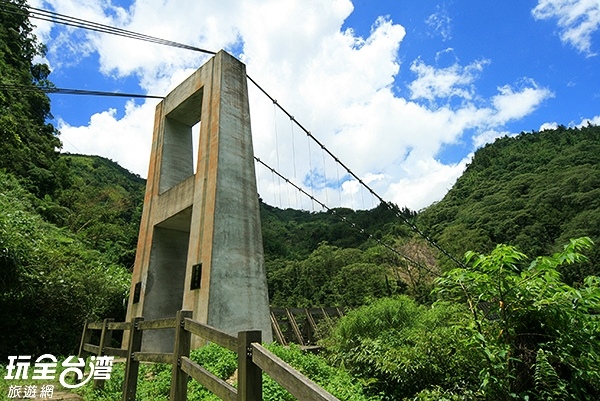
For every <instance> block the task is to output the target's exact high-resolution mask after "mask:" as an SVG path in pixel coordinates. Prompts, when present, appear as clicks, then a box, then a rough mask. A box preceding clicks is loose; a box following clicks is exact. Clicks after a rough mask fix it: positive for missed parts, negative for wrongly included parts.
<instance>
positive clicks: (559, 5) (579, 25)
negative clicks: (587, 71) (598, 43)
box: [532, 0, 600, 56]
mask: <svg viewBox="0 0 600 401" xmlns="http://www.w3.org/2000/svg"><path fill="white" fill-rule="evenodd" d="M532 14H533V16H534V18H536V19H544V20H545V19H557V20H558V27H559V28H560V39H561V40H562V41H563V42H566V43H569V44H571V45H572V46H574V47H575V48H576V49H577V50H579V51H580V52H582V53H585V54H587V55H588V56H592V55H595V53H594V52H593V51H592V50H591V48H592V35H593V34H594V33H595V32H596V31H597V30H598V29H600V2H598V0H539V1H538V4H537V6H536V7H535V8H534V9H533V10H532Z"/></svg>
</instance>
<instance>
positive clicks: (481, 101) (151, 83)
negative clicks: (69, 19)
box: [38, 0, 552, 209]
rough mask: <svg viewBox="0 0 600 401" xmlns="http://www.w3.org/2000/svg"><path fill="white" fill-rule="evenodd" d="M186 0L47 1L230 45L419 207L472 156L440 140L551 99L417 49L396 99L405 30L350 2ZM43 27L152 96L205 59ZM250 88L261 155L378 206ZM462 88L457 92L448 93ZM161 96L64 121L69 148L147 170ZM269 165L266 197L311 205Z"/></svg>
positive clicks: (340, 195) (316, 186) (268, 85)
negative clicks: (440, 62)
mask: <svg viewBox="0 0 600 401" xmlns="http://www.w3.org/2000/svg"><path fill="white" fill-rule="evenodd" d="M38 1H41V0H38ZM181 3H182V2H181V1H174V0H171V1H169V0H145V1H143V2H142V1H136V2H134V3H133V4H132V5H131V6H130V7H129V8H127V9H125V8H120V7H118V6H113V5H111V3H106V2H102V1H100V0H86V1H75V0H48V1H47V2H46V3H45V4H46V5H49V6H51V7H52V8H53V9H55V10H56V11H58V12H62V13H65V14H69V15H73V16H77V17H82V18H87V19H89V20H93V21H98V22H102V23H107V24H112V25H115V26H119V27H123V28H126V29H130V30H134V31H137V32H141V33H145V34H149V35H152V36H157V37H162V38H165V39H169V40H174V41H178V42H181V43H186V44H190V45H194V46H198V47H202V48H208V49H211V50H218V49H220V48H225V49H228V50H229V51H230V52H233V53H234V54H235V55H236V56H238V57H239V58H240V59H241V60H242V61H243V62H244V63H245V64H246V65H247V72H248V74H249V75H250V76H252V77H253V79H255V80H256V81H257V82H259V83H260V85H261V86H262V87H263V88H265V89H266V90H267V91H268V92H269V93H270V94H271V95H273V96H274V97H275V98H277V99H278V102H279V104H282V105H284V107H285V108H286V110H288V111H289V112H290V113H292V114H293V115H294V116H295V119H296V120H297V121H300V122H301V124H302V125H303V126H304V127H307V128H308V129H310V130H311V131H312V132H313V134H314V136H316V137H317V138H318V139H319V141H321V142H322V143H323V144H325V146H327V148H328V149H330V150H331V151H332V152H333V153H334V154H335V155H336V157H338V158H339V159H340V160H341V161H342V162H343V163H344V164H345V165H347V166H348V167H350V169H351V170H352V173H353V174H355V175H356V176H357V177H360V179H361V180H363V181H364V182H368V184H369V185H370V186H371V187H372V188H374V189H375V190H376V191H377V193H379V194H382V195H384V196H385V198H386V199H388V200H392V201H394V202H397V203H398V204H400V205H401V206H405V205H406V206H409V207H411V208H414V209H421V208H422V207H424V206H426V205H427V204H429V203H431V202H433V201H435V200H438V199H440V198H441V197H442V196H443V194H444V193H445V192H446V191H447V190H448V189H449V188H450V187H451V186H452V184H453V182H454V181H455V180H456V178H457V177H458V176H459V175H460V174H461V172H462V170H463V169H464V167H465V165H466V163H467V162H468V160H469V157H468V156H467V157H466V158H465V159H464V160H462V161H460V162H458V163H453V164H443V163H441V162H440V161H439V160H438V159H437V156H438V153H439V152H440V149H441V148H442V147H443V146H445V145H450V144H456V143H459V142H460V141H464V140H465V138H464V137H465V135H466V133H467V132H470V133H473V132H474V133H475V135H476V136H475V139H474V141H473V145H474V146H480V145H481V144H483V143H485V142H486V141H489V140H493V138H494V137H495V135H496V134H498V133H501V132H503V126H504V125H505V124H506V123H507V122H509V121H512V120H515V119H519V118H522V117H523V116H525V115H527V114H529V113H531V112H532V111H533V110H535V109H536V108H537V107H539V106H540V104H541V103H542V102H543V101H544V100H545V99H547V98H548V97H550V96H552V93H551V92H550V90H548V89H546V88H542V87H539V86H538V85H537V84H536V83H535V82H534V81H532V80H524V81H522V82H520V83H518V85H516V86H510V85H508V84H507V85H503V86H501V87H500V88H498V93H497V94H496V95H495V96H492V97H490V98H487V99H485V98H481V96H479V95H478V94H477V87H476V81H477V79H478V78H479V75H480V73H481V72H482V71H483V70H484V69H485V67H486V66H487V65H488V64H489V61H488V60H483V59H481V60H475V61H472V62H471V63H468V64H466V65H461V64H460V63H459V62H458V61H456V62H455V63H454V64H452V65H450V66H448V67H444V68H437V67H435V66H430V65H427V64H425V63H424V62H423V61H422V60H421V59H417V60H415V61H414V62H412V63H411V64H410V66H409V68H410V71H412V72H413V73H414V74H415V76H416V78H415V80H414V81H413V82H412V83H410V84H409V85H408V89H409V91H410V97H403V96H399V95H398V94H397V91H396V90H395V89H396V88H394V80H395V78H396V76H397V74H398V73H399V71H400V69H401V68H402V65H401V62H400V60H401V57H400V56H399V54H400V53H401V44H402V41H403V39H404V37H405V35H406V31H405V29H404V27H402V26H401V25H399V24H398V23H395V22H394V21H393V20H391V19H390V18H384V17H380V18H378V19H376V20H374V21H373V24H372V28H371V31H370V33H369V34H368V35H367V36H366V37H362V36H359V35H357V34H356V33H355V32H354V31H353V30H351V29H345V28H342V27H343V24H344V21H345V19H346V18H347V17H348V16H349V15H350V13H351V12H352V10H353V6H352V3H351V2H350V1H349V0H333V1H323V0H289V1H285V2H281V1H259V0H244V1H233V0H227V1H221V2H214V1H208V0H202V1H188V2H187V3H185V4H184V5H182V4H181ZM299 16H300V17H301V21H302V23H298V20H299ZM182 27H184V28H185V29H182ZM189 27H193V29H188V28H189ZM44 29H46V31H44V32H47V35H49V36H48V37H52V38H62V39H64V40H65V41H66V42H68V41H69V38H74V40H72V42H73V43H71V44H70V46H72V49H76V48H81V49H84V51H88V50H89V49H92V51H94V52H97V54H98V56H99V63H100V65H99V66H98V69H99V71H101V73H103V74H105V75H108V76H115V77H124V76H135V77H137V78H138V80H139V83H140V86H141V87H142V88H143V89H144V90H146V91H148V92H151V93H152V94H166V93H167V92H168V91H169V90H170V89H171V88H173V87H174V86H176V85H177V84H178V83H179V82H181V81H182V80H183V79H184V78H185V77H186V76H188V75H189V74H190V73H191V72H192V71H193V70H195V69H196V68H198V67H199V66H200V65H201V64H202V63H203V62H204V60H205V59H206V56H203V55H200V54H197V53H194V52H189V51H183V50H180V49H172V48H166V47H159V46H157V45H150V44H146V43H143V42H139V41H133V40H126V39H122V38H115V37H111V36H107V35H98V34H94V33H87V32H85V33H83V34H79V36H75V37H73V36H69V35H70V34H71V31H70V30H69V29H64V28H58V27H54V28H52V30H48V28H44ZM61 35H63V36H61ZM62 39H61V40H62ZM62 49H63V50H61V48H60V47H56V48H55V49H54V53H51V54H50V55H49V57H54V60H53V59H52V58H51V59H50V61H51V62H56V60H59V59H60V56H61V51H65V50H64V49H65V48H62ZM66 49H67V51H72V50H68V49H69V47H66ZM57 68H60V66H59V67H57ZM249 91H250V108H251V113H252V130H253V137H254V149H255V154H256V156H257V157H259V158H260V159H261V160H264V161H265V162H267V163H268V164H269V165H271V166H272V167H276V168H277V170H278V171H280V172H281V173H282V174H283V175H285V176H286V177H288V178H290V179H291V180H292V181H294V182H295V183H296V184H297V185H298V186H301V187H303V188H304V189H305V190H306V192H308V193H310V194H312V195H313V196H315V197H317V198H318V199H321V200H322V201H323V202H325V203H327V204H330V205H331V206H337V205H343V206H349V207H354V208H357V207H361V208H363V207H372V206H375V205H376V204H377V203H376V201H374V200H373V199H372V197H371V196H370V194H369V193H368V191H366V192H365V191H364V190H362V189H361V188H360V187H359V186H358V181H357V180H356V179H355V177H353V176H352V175H350V174H348V173H347V172H346V171H345V170H343V169H342V168H341V167H340V166H339V165H337V164H336V163H335V162H334V160H332V159H331V157H330V156H329V155H328V154H327V153H326V152H324V151H323V150H322V149H321V148H320V147H319V146H317V145H316V144H314V143H311V142H310V141H308V140H307V138H306V135H305V133H304V132H303V131H302V130H301V129H300V128H299V127H298V126H295V125H294V124H293V123H292V122H290V120H289V119H288V118H287V117H286V116H285V115H284V114H283V113H281V112H280V111H279V110H278V108H277V107H276V106H274V105H273V103H272V102H271V101H269V100H268V99H267V98H266V97H265V96H264V95H262V94H261V93H260V92H259V91H258V90H257V89H256V88H255V87H254V86H253V85H251V84H249ZM453 98H454V99H459V100H460V102H450V101H448V100H449V99H453ZM423 100H424V102H423ZM438 103H439V104H440V105H438ZM155 104H156V102H154V101H152V102H151V101H148V102H145V103H134V102H129V103H128V104H127V106H126V108H125V113H124V116H123V117H121V118H118V117H117V116H118V115H121V114H122V113H117V112H116V111H115V110H112V109H111V110H106V111H102V112H99V113H97V114H94V115H93V116H91V118H90V121H89V123H88V124H87V125H84V126H80V127H76V126H71V125H70V124H69V122H68V121H62V122H61V123H60V127H59V128H60V130H61V132H62V138H63V141H64V143H65V149H66V150H68V151H75V152H82V153H93V154H100V155H103V156H106V157H109V158H111V159H113V160H115V161H118V162H119V163H121V164H122V165H123V166H125V167H126V168H128V169H131V170H132V171H134V172H136V173H139V174H140V175H142V176H145V175H146V172H147V161H148V157H149V148H150V136H151V133H152V124H153V121H154V106H155ZM469 140H470V138H469ZM264 170H265V169H262V170H261V168H260V167H257V174H258V186H259V192H260V194H261V196H262V197H263V199H265V200H266V201H267V202H274V203H276V204H279V205H281V206H283V207H303V208H310V207H311V206H310V202H306V201H301V200H300V201H299V200H298V198H299V197H298V194H297V192H296V191H295V190H294V189H293V188H290V186H289V185H287V184H285V182H284V180H282V179H280V178H278V177H276V176H274V175H273V174H272V173H270V172H269V171H264ZM313 206H314V205H313Z"/></svg>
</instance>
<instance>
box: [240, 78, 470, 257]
mask: <svg viewBox="0 0 600 401" xmlns="http://www.w3.org/2000/svg"><path fill="white" fill-rule="evenodd" d="M246 77H247V78H248V80H249V81H250V82H252V83H253V84H254V85H255V86H256V87H257V88H258V89H259V90H260V91H261V92H262V93H263V94H264V95H265V96H267V97H268V98H269V99H270V100H271V101H272V102H273V104H275V105H276V106H277V107H278V108H279V109H280V110H281V111H282V112H283V113H284V114H285V115H287V116H288V118H289V119H290V120H291V121H293V122H294V123H295V124H296V125H297V126H298V127H300V129H301V130H302V131H304V133H305V134H306V135H307V136H308V137H309V138H311V139H312V140H313V141H314V142H315V143H316V144H317V145H319V146H320V147H321V149H322V150H323V151H324V152H326V153H327V154H328V155H329V156H330V157H331V158H332V159H333V160H334V161H335V162H336V163H338V164H339V165H340V166H342V167H343V168H344V169H345V170H346V171H347V172H348V174H350V175H351V176H352V177H353V178H355V179H356V180H357V181H358V182H359V183H360V185H362V186H363V187H364V188H366V189H367V190H368V191H369V192H370V193H371V195H373V196H374V197H375V198H376V199H377V200H379V202H380V203H383V204H384V205H386V207H387V208H388V209H389V210H391V211H393V212H394V214H395V215H396V217H398V218H400V219H401V220H402V221H403V222H404V224H406V225H407V226H409V228H410V229H411V230H412V231H414V232H415V233H416V234H417V235H419V236H421V237H422V238H424V239H425V240H426V241H427V242H428V243H429V244H430V245H432V246H433V247H435V248H436V249H437V250H439V251H440V252H442V253H443V254H444V255H445V256H447V257H448V258H450V259H451V260H452V261H453V262H454V263H456V264H457V265H458V266H460V267H463V268H464V267H465V265H464V263H462V262H461V261H460V260H458V259H457V258H456V256H454V255H453V254H451V253H450V252H448V251H447V250H445V249H444V248H442V247H441V246H440V245H438V243H437V242H435V241H434V240H433V239H432V238H430V237H429V236H428V235H427V234H425V233H424V232H422V231H421V230H420V229H419V228H418V227H417V226H416V225H415V224H414V223H412V222H410V221H409V220H408V219H407V218H406V217H405V216H404V215H403V214H402V212H401V211H400V209H399V208H398V206H397V205H395V204H393V203H391V202H388V201H386V200H385V199H383V197H381V196H380V195H379V194H378V193H377V192H375V191H374V190H373V189H372V188H371V187H370V186H368V185H367V184H365V182H364V181H363V180H362V179H361V178H360V177H359V176H358V175H357V174H355V173H354V172H353V171H352V170H351V169H350V168H349V167H348V166H346V165H345V164H344V163H343V162H342V161H341V160H340V159H339V158H338V157H337V156H335V155H334V154H333V153H332V152H331V151H330V150H329V149H327V148H326V147H325V145H323V143H322V142H321V141H319V140H318V139H317V138H316V137H315V136H314V135H313V134H312V133H311V132H310V131H309V130H308V129H306V128H305V127H304V126H303V125H302V124H300V122H299V121H298V120H296V118H295V117H294V116H293V115H292V114H291V113H289V112H288V111H287V110H286V109H285V108H284V107H283V106H281V105H280V104H279V102H277V99H275V98H274V97H272V96H271V95H270V94H269V93H268V92H267V91H266V90H265V89H264V88H263V87H261V86H260V85H259V84H258V83H257V82H256V81H255V80H254V79H252V77H250V76H249V75H246ZM263 164H264V163H263ZM269 169H270V168H269ZM272 171H273V170H272ZM275 173H276V174H278V173H277V172H275ZM283 178H284V179H285V177H283ZM286 181H288V182H289V180H287V179H286ZM290 183H291V182H290ZM291 184H292V185H294V184H293V183H291ZM294 186H295V187H296V188H298V187H297V186H296V185H294ZM302 192H304V191H302ZM309 196H310V195H309ZM317 202H318V203H319V204H321V205H322V203H321V202H319V201H317Z"/></svg>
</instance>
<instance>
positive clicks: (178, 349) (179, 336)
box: [169, 310, 192, 401]
mask: <svg viewBox="0 0 600 401" xmlns="http://www.w3.org/2000/svg"><path fill="white" fill-rule="evenodd" d="M191 317H192V312H191V311H184V310H180V311H177V317H176V318H175V321H176V322H177V326H176V327H175V344H174V346H173V362H172V365H173V366H172V371H171V372H172V373H171V394H170V397H169V399H170V400H171V401H185V400H186V399H187V381H188V374H187V373H185V372H184V371H183V370H181V357H182V356H185V357H189V356H190V340H191V337H192V334H191V333H190V332H189V331H187V330H186V329H185V327H184V324H185V318H191Z"/></svg>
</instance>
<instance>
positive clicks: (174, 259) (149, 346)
mask: <svg viewBox="0 0 600 401" xmlns="http://www.w3.org/2000/svg"><path fill="white" fill-rule="evenodd" d="M198 123H200V136H199V144H198V149H197V152H198V162H197V168H196V172H195V173H194V168H193V152H194V149H193V146H192V127H193V126H195V125H197V124H198ZM146 185H147V186H146V196H145V199H144V209H143V212H142V220H141V225H140V235H139V240H138V246H137V253H136V260H135V267H134V272H133V278H132V291H131V294H132V295H131V297H130V300H129V305H128V309H127V319H128V320H129V319H131V318H132V317H135V316H143V317H144V319H145V320H152V319H159V318H165V317H173V316H175V313H176V312H177V310H179V309H186V310H192V311H193V319H195V320H198V321H200V322H203V323H206V324H208V325H211V326H213V327H216V328H218V329H220V330H223V331H225V332H228V333H230V334H232V335H237V332H238V331H243V330H261V331H262V333H263V335H262V338H263V341H271V339H272V334H271V323H270V317H269V301H268V292H267V279H266V273H265V269H264V261H263V247H262V236H261V228H260V215H259V206H258V195H257V191H256V177H255V171H254V152H253V148H252V134H251V130H250V111H249V106H248V89H247V80H246V69H245V66H244V64H242V63H241V62H240V61H238V60H236V59H235V58H234V57H232V56H230V55H229V54H227V53H225V52H223V51H221V52H219V53H218V54H217V55H215V56H214V57H213V58H211V59H210V60H209V61H208V62H207V63H206V64H204V65H203V66H202V67H201V68H200V69H199V70H197V71H196V72H195V73H194V74H192V75H191V76H190V77H189V78H187V79H186V80H185V81H184V82H183V83H182V84H181V85H179V86H178V87H177V88H175V89H174V90H173V91H172V92H171V93H169V94H168V95H167V97H166V98H165V99H164V100H163V101H162V102H161V103H159V104H158V106H157V107H156V113H155V119H154V135H153V141H152V151H151V156H150V167H149V172H148V181H147V184H146ZM138 282H141V291H140V290H139V289H138V291H137V292H136V291H135V288H134V287H135V283H138ZM134 294H136V295H134ZM134 296H135V301H137V302H134ZM173 335H174V334H173V333H172V332H171V333H169V332H168V331H162V330H152V331H148V332H147V333H144V337H143V344H142V347H143V349H144V350H148V351H162V352H170V351H172V347H173ZM199 344H201V343H200V342H196V344H195V345H199Z"/></svg>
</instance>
